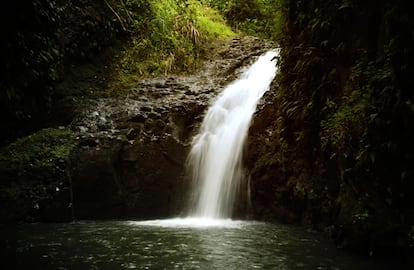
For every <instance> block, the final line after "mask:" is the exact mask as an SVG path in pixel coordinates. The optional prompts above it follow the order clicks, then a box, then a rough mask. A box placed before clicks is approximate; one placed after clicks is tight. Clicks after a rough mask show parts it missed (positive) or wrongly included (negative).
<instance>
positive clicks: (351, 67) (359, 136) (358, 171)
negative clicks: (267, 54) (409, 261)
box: [253, 0, 414, 255]
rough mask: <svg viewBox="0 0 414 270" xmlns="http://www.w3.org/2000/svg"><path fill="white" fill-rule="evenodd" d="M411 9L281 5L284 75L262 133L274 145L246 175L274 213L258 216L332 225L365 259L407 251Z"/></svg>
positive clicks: (402, 4) (388, 4) (413, 116)
mask: <svg viewBox="0 0 414 270" xmlns="http://www.w3.org/2000/svg"><path fill="white" fill-rule="evenodd" d="M407 2H408V1H386V0H383V1H364V2H360V1H349V0H347V1H319V0H313V1H283V9H282V10H283V11H284V19H285V20H284V26H283V28H282V29H283V34H282V36H281V40H280V41H281V43H280V44H281V46H282V52H281V61H282V62H281V64H280V67H281V70H280V74H279V79H278V82H277V85H275V86H274V89H275V91H276V95H275V96H274V98H273V105H272V106H274V107H273V108H272V109H270V110H269V111H268V112H270V113H271V114H272V115H273V117H272V118H271V119H270V120H269V122H271V124H269V126H270V130H268V133H265V134H266V135H265V136H269V134H272V140H271V141H270V142H269V141H268V140H267V141H266V138H265V137H264V138H263V139H262V141H261V142H262V143H263V144H264V145H265V146H261V147H267V149H264V150H262V153H261V155H260V154H258V155H257V158H258V159H259V160H258V162H256V163H255V166H256V167H255V169H254V173H255V177H253V179H259V180H258V181H257V182H256V183H255V184H254V185H255V186H256V191H258V193H257V198H258V200H259V201H260V200H261V201H262V203H263V205H262V206H263V207H264V208H266V207H269V208H267V209H265V210H261V211H262V214H265V213H267V215H269V216H273V217H276V218H280V217H283V219H285V220H289V221H294V222H301V223H305V224H312V225H317V224H320V225H323V226H326V225H327V224H331V225H332V226H331V227H329V230H330V232H331V234H332V236H333V237H334V238H336V239H337V240H338V243H341V244H342V245H344V246H348V247H353V248H354V249H357V250H360V251H361V252H363V253H365V254H375V255H379V254H383V253H386V254H388V255H389V254H391V253H394V254H404V252H407V253H406V254H408V250H409V249H412V247H413V244H414V238H413V231H414V227H413V224H414V213H413V207H412V205H413V198H414V193H413V192H414V186H413V176H414V175H413V167H412V164H413V151H414V148H413V146H414V145H413V141H412V138H414V129H413V123H414V110H413V105H412V104H413V98H414V96H413V90H412V89H413V82H412V80H410V78H412V76H413V75H414V68H413V65H412V64H411V63H410V61H411V59H412V57H413V48H414V47H413V45H414V38H413V36H412V34H411V32H410V31H412V29H413V27H414V20H413V17H412V13H411V12H410V9H409V8H408V6H407V5H408V3H407ZM269 149H270V150H269ZM263 152H264V153H266V154H265V155H263ZM260 197H261V198H260ZM286 211H287V212H286ZM288 213H290V214H288ZM292 213H293V214H292Z"/></svg>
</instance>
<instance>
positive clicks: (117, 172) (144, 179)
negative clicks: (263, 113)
mask: <svg viewBox="0 0 414 270" xmlns="http://www.w3.org/2000/svg"><path fill="white" fill-rule="evenodd" d="M258 44H259V45H258ZM217 46H218V45H217V44H212V48H211V53H210V55H209V56H208V59H206V61H205V65H204V66H203V67H202V68H201V69H200V70H199V71H198V72H197V73H195V74H192V75H188V76H176V75H171V76H169V77H168V78H164V77H160V78H148V79H145V80H143V81H142V82H141V83H139V85H137V86H136V87H133V88H131V89H119V91H117V94H116V96H110V95H107V96H104V97H103V96H100V97H91V99H90V100H88V102H86V103H85V104H86V105H85V104H83V105H82V106H80V105H79V108H75V109H74V110H73V112H71V113H73V114H74V117H73V119H72V121H70V122H71V124H70V125H69V126H68V128H69V129H70V130H72V131H74V132H76V138H77V140H76V148H75V149H74V150H73V152H72V154H71V158H70V162H68V163H65V164H66V165H65V166H63V167H59V168H60V169H61V170H62V171H63V172H64V173H63V175H65V177H66V176H68V175H70V181H71V188H68V184H67V181H66V180H65V181H64V187H66V188H67V190H71V191H72V194H73V198H72V201H71V202H70V203H71V204H72V205H73V207H71V208H70V209H71V210H73V213H74V218H76V219H106V218H108V219H114V218H151V217H167V216H173V215H178V214H179V213H180V211H182V210H183V209H185V204H186V202H187V197H188V195H189V186H190V179H189V178H188V176H187V172H186V170H185V162H186V158H187V154H188V151H189V147H190V143H191V139H192V137H193V136H194V135H195V134H196V133H197V128H198V127H199V125H200V122H201V120H202V117H203V115H204V112H205V111H206V109H207V108H208V106H209V105H210V104H211V102H212V101H213V100H214V98H215V97H216V96H217V94H218V93H220V91H221V90H222V89H223V87H224V86H225V85H226V84H228V83H230V82H231V80H233V79H234V78H236V76H238V74H240V73H241V72H242V69H243V67H244V66H245V65H247V64H250V63H251V62H252V61H253V60H254V59H253V58H254V57H255V56H256V55H259V54H260V53H261V52H264V51H265V50H267V49H268V48H269V47H270V46H271V44H269V43H265V42H263V41H260V40H255V39H253V38H250V37H243V38H238V39H234V40H229V41H227V42H223V43H222V44H220V45H219V49H218V47H217ZM223 75H224V76H223ZM22 173H23V174H24V173H25V172H22ZM59 180H60V179H59ZM53 183H54V182H53ZM18 190H20V189H18V188H17V191H18ZM17 191H16V193H18V192H17ZM23 191H24V190H23V189H22V190H20V191H19V192H20V193H19V194H23V193H24V192H23ZM59 194H60V193H59ZM62 194H65V195H64V196H62V197H59V196H56V197H53V198H55V199H56V200H57V204H58V205H66V204H67V203H68V202H67V199H68V197H67V195H68V194H69V193H68V192H66V193H62ZM61 199H62V201H60V200H61ZM13 207H14V205H13ZM16 207H17V208H19V206H18V205H16ZM39 207H40V208H41V209H46V207H44V204H43V203H42V204H41V205H39ZM9 210H10V209H9ZM33 211H36V209H34V210H33ZM24 215H25V214H24V213H23V212H22V214H21V215H20V216H24ZM42 215H43V217H44V219H46V218H47V219H48V220H53V219H54V214H52V211H51V212H47V211H44V212H42ZM66 217H67V215H66ZM11 219H13V218H11Z"/></svg>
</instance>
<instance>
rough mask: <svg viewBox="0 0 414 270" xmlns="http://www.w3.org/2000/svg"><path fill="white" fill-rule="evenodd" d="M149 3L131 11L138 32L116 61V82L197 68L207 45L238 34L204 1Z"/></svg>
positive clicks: (134, 29)
mask: <svg viewBox="0 0 414 270" xmlns="http://www.w3.org/2000/svg"><path fill="white" fill-rule="evenodd" d="M135 1H138V0H135ZM133 2H134V1H133V0H131V1H129V3H133ZM146 2H147V8H148V9H147V10H146V11H145V13H131V16H132V17H133V18H134V20H133V21H134V25H133V31H134V32H135V33H134V34H133V35H132V36H131V39H130V41H129V42H128V43H127V45H126V46H124V48H123V51H122V53H121V55H120V57H119V58H118V63H117V64H116V65H117V69H116V74H115V78H117V80H115V81H116V82H117V83H120V84H121V85H128V84H130V83H135V82H136V81H138V80H139V79H141V78H142V77H146V76H158V75H162V74H164V75H168V74H170V73H186V72H191V71H194V70H195V69H196V68H198V67H199V65H200V59H201V56H202V54H203V46H204V45H205V44H208V43H210V42H212V41H214V40H217V39H222V38H227V37H231V36H234V35H235V33H234V32H233V31H232V30H231V28H230V27H229V26H227V25H226V21H225V20H224V18H223V17H222V16H221V15H220V14H219V13H218V12H217V11H216V10H214V9H212V8H211V7H210V6H209V5H206V4H203V3H202V2H200V1H196V0H188V1H175V0H161V1H154V0H150V1H146ZM143 24H144V27H143Z"/></svg>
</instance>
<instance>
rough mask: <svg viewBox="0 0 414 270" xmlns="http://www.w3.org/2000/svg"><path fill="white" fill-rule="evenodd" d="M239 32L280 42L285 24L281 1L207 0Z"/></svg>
mask: <svg viewBox="0 0 414 270" xmlns="http://www.w3.org/2000/svg"><path fill="white" fill-rule="evenodd" d="M205 2H207V3H209V4H210V5H211V6H213V7H214V8H216V9H217V10H219V11H220V12H221V13H222V14H224V15H225V17H226V18H227V20H228V21H229V23H230V24H231V25H232V27H233V28H235V29H236V30H237V31H242V32H244V33H246V34H249V35H255V36H260V37H263V38H268V39H272V40H279V39H280V34H281V30H282V29H281V27H282V24H283V17H282V14H283V13H282V10H281V8H282V5H281V3H282V1H280V0H253V1H252V0H229V1H223V0H206V1H205Z"/></svg>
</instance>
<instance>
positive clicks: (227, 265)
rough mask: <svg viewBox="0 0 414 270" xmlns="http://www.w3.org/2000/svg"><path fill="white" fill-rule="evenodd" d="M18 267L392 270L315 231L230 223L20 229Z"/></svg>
mask: <svg viewBox="0 0 414 270" xmlns="http://www.w3.org/2000/svg"><path fill="white" fill-rule="evenodd" d="M16 238H17V242H16V264H17V267H18V268H20V269H229V270H231V269H238V270H240V269H286V270H287V269H332V270H341V269H344V270H345V269H352V270H359V269H361V270H362V269H364V270H366V269H390V268H388V267H387V266H386V265H384V264H380V263H378V262H375V261H372V260H371V259H369V258H360V257H356V256H352V255H350V254H347V253H346V252H344V251H342V250H338V249H336V248H335V247H334V246H333V245H332V244H331V243H330V242H329V241H328V240H326V239H324V238H323V237H321V236H320V235H319V234H317V233H315V232H310V231H305V230H303V229H301V228H295V227H288V226H284V225H278V224H269V223H260V222H244V221H230V220H221V221H217V220H208V219H204V220H201V221H200V220H197V219H172V220H154V221H144V222H138V221H111V222H75V223H64V224H25V225H19V226H18V227H17V231H16Z"/></svg>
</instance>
